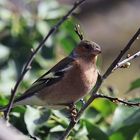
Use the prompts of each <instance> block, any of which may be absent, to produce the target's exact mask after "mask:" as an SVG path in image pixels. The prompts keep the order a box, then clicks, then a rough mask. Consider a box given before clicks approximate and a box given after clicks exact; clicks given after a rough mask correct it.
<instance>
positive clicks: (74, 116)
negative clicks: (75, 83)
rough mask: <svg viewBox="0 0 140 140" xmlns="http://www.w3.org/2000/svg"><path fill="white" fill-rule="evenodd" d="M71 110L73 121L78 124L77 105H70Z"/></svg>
mask: <svg viewBox="0 0 140 140" xmlns="http://www.w3.org/2000/svg"><path fill="white" fill-rule="evenodd" d="M69 109H70V114H71V120H72V121H73V122H76V117H77V113H78V111H77V109H76V105H74V104H70V105H69Z"/></svg>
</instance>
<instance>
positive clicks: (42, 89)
mask: <svg viewBox="0 0 140 140" xmlns="http://www.w3.org/2000/svg"><path fill="white" fill-rule="evenodd" d="M100 53H101V47H100V46H99V45H98V44H97V43H95V42H93V41H88V40H81V41H80V43H78V45H77V47H75V48H74V49H73V50H72V52H71V53H70V54H69V56H67V57H65V58H63V59H62V60H61V61H60V62H58V63H57V64H56V65H55V66H54V67H52V68H51V69H50V70H49V71H47V72H46V73H45V74H43V75H42V76H41V77H40V78H38V79H37V80H36V81H35V82H34V83H33V84H32V85H31V87H29V88H28V89H27V90H26V91H25V92H24V93H23V94H22V95H21V96H19V97H17V98H16V99H15V100H14V104H13V106H17V105H37V106H46V107H47V108H50V109H63V108H66V107H69V106H71V104H75V103H76V102H77V101H79V100H80V99H82V98H83V97H84V96H85V95H87V94H88V93H89V91H90V90H91V89H92V88H93V86H94V85H95V83H96V81H97V77H98V69H97V66H96V62H97V57H98V55H99V54H100ZM3 109H4V108H3ZM5 109H6V107H5Z"/></svg>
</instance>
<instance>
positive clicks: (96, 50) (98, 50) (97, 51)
mask: <svg viewBox="0 0 140 140" xmlns="http://www.w3.org/2000/svg"><path fill="white" fill-rule="evenodd" d="M93 51H94V54H100V53H101V47H100V46H99V45H97V46H95V47H94V50H93Z"/></svg>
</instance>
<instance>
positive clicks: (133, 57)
mask: <svg viewBox="0 0 140 140" xmlns="http://www.w3.org/2000/svg"><path fill="white" fill-rule="evenodd" d="M139 56H140V51H138V52H137V53H135V54H134V55H132V56H130V57H128V58H126V59H124V60H123V61H121V62H119V63H118V64H117V65H116V67H115V68H114V69H113V71H114V70H116V69H118V68H121V67H122V66H124V65H125V64H126V63H127V62H130V61H131V60H133V59H135V58H137V57H139Z"/></svg>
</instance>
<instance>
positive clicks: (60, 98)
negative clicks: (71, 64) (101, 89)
mask: <svg viewBox="0 0 140 140" xmlns="http://www.w3.org/2000/svg"><path fill="white" fill-rule="evenodd" d="M90 80H91V77H90ZM92 81H93V79H92ZM92 81H90V83H88V82H89V81H86V82H87V83H86V82H85V81H83V80H82V79H81V77H80V78H75V79H74V80H72V79H71V78H70V79H69V80H67V81H65V79H64V80H62V81H61V83H59V82H58V83H57V84H55V85H53V86H50V87H46V88H44V89H43V90H42V91H41V93H40V94H42V96H41V97H42V98H41V99H42V100H44V101H45V102H46V105H48V106H50V108H56V109H57V108H61V107H62V108H63V107H65V105H67V104H70V103H74V102H76V101H78V100H79V99H81V98H82V97H83V96H85V95H86V93H88V92H89V91H90V90H91V88H92V87H93V85H94V84H95V83H94V82H92ZM62 85H64V86H62Z"/></svg>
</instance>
